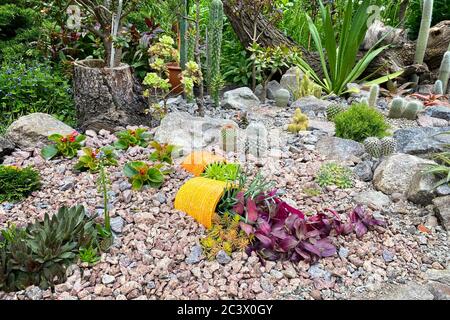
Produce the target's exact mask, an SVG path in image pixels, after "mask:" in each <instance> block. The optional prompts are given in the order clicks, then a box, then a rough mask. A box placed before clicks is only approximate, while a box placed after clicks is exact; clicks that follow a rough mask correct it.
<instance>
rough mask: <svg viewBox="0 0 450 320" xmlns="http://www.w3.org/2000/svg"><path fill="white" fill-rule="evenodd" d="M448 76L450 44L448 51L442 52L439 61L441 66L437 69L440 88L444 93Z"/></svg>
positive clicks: (449, 76) (449, 70) (449, 69)
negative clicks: (442, 55) (442, 54)
mask: <svg viewBox="0 0 450 320" xmlns="http://www.w3.org/2000/svg"><path fill="white" fill-rule="evenodd" d="M449 78H450V45H449V51H447V52H446V53H445V54H444V57H443V58H442V62H441V68H440V69H439V80H441V81H442V90H443V93H442V94H445V93H446V92H447V87H448V79H449Z"/></svg>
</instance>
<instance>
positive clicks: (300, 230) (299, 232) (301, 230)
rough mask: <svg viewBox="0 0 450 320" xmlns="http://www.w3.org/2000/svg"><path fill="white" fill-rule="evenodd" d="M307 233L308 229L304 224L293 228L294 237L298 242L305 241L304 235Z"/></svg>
mask: <svg viewBox="0 0 450 320" xmlns="http://www.w3.org/2000/svg"><path fill="white" fill-rule="evenodd" d="M307 233H308V228H307V226H306V223H301V224H299V225H298V226H297V227H296V228H295V235H296V236H297V239H299V240H300V241H302V240H305V239H306V234H307Z"/></svg>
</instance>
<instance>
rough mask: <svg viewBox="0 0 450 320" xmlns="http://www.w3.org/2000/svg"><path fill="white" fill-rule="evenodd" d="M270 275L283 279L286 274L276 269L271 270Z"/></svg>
mask: <svg viewBox="0 0 450 320" xmlns="http://www.w3.org/2000/svg"><path fill="white" fill-rule="evenodd" d="M270 275H271V276H272V277H274V278H275V279H277V280H280V279H283V277H284V275H283V274H282V273H281V272H280V271H278V270H275V269H272V270H270Z"/></svg>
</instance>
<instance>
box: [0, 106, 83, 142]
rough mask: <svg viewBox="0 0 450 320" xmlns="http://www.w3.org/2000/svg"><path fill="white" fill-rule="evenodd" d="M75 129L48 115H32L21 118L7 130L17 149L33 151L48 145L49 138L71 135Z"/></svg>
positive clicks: (7, 134)
mask: <svg viewBox="0 0 450 320" xmlns="http://www.w3.org/2000/svg"><path fill="white" fill-rule="evenodd" d="M73 131H74V129H73V128H71V127H70V126H68V125H67V124H65V123H64V122H61V121H59V120H58V119H56V118H54V117H52V116H51V115H49V114H46V113H32V114H29V115H26V116H23V117H20V118H19V119H17V120H16V121H14V122H13V123H12V124H11V125H10V126H9V127H8V129H7V130H6V138H7V139H9V140H11V141H12V142H13V143H15V145H16V146H17V147H20V148H22V149H33V148H34V147H40V146H43V145H45V144H47V143H48V139H47V138H48V136H50V135H52V134H55V133H59V134H62V135H66V134H70V133H72V132H73Z"/></svg>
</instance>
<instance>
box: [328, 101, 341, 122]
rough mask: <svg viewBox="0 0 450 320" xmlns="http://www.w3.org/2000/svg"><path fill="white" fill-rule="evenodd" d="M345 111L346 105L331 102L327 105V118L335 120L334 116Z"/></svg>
mask: <svg viewBox="0 0 450 320" xmlns="http://www.w3.org/2000/svg"><path fill="white" fill-rule="evenodd" d="M343 111H345V108H344V106H342V105H340V104H331V105H329V106H328V107H327V111H326V113H327V120H328V121H333V119H334V117H336V116H337V115H338V114H339V113H341V112H343Z"/></svg>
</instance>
